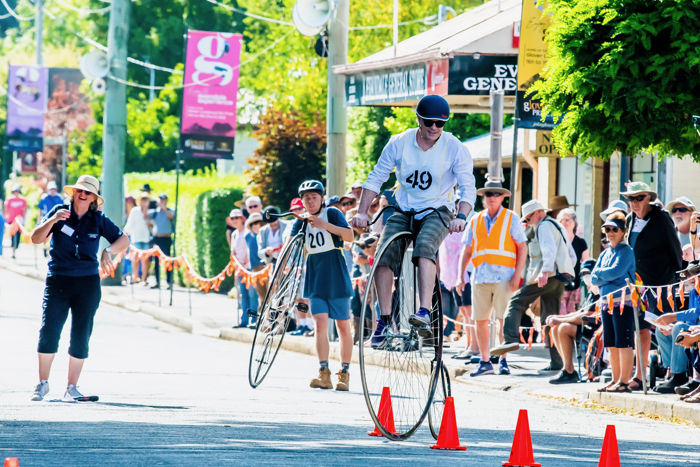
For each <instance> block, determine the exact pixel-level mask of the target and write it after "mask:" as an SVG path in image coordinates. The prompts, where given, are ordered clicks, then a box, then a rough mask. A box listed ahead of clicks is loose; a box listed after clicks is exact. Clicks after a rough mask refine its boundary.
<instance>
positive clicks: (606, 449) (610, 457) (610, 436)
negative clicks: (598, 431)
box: [598, 425, 620, 467]
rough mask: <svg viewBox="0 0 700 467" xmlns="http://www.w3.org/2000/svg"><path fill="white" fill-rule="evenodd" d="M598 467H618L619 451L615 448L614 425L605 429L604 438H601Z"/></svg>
mask: <svg viewBox="0 0 700 467" xmlns="http://www.w3.org/2000/svg"><path fill="white" fill-rule="evenodd" d="M598 467H620V451H619V450H618V447H617V435H616V434H615V425H608V426H606V427H605V438H603V449H601V450H600V461H598Z"/></svg>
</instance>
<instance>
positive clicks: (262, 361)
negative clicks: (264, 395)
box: [248, 234, 304, 388]
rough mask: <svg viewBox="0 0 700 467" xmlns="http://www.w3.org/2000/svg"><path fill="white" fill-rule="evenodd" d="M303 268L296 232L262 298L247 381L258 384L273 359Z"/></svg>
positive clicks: (300, 238) (301, 242)
mask: <svg viewBox="0 0 700 467" xmlns="http://www.w3.org/2000/svg"><path fill="white" fill-rule="evenodd" d="M303 268H304V235H301V234H300V235H296V236H295V237H294V238H292V239H291V241H290V242H289V243H288V244H287V246H286V247H285V248H284V249H283V250H282V252H281V253H280V255H279V258H278V259H277V263H276V265H275V269H274V272H273V273H272V279H271V280H270V284H269V287H268V289H267V294H266V295H265V300H264V302H263V304H262V306H261V307H260V313H259V314H258V322H257V327H256V328H255V336H254V337H253V345H252V347H251V349H250V361H249V363H248V382H249V383H250V385H251V386H252V387H254V388H255V387H258V386H259V385H260V383H262V381H263V379H265V376H267V373H268V372H269V371H270V368H271V367H272V363H273V362H274V361H275V357H276V356H277V352H279V349H280V346H281V345H282V339H284V334H285V332H286V331H287V326H288V324H289V320H290V319H291V317H292V314H293V313H292V308H293V306H294V302H295V300H296V298H297V295H298V292H299V286H300V284H301V278H302V275H303V274H302V273H303Z"/></svg>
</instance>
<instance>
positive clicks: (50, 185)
mask: <svg viewBox="0 0 700 467" xmlns="http://www.w3.org/2000/svg"><path fill="white" fill-rule="evenodd" d="M49 190H58V186H57V185H56V182H54V181H53V180H52V181H50V182H49V183H47V184H46V191H49Z"/></svg>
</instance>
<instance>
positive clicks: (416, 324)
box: [352, 95, 476, 440]
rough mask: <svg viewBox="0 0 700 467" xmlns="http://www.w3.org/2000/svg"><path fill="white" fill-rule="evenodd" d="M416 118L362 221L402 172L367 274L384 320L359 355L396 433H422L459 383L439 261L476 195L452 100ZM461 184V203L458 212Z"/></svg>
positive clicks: (374, 183) (386, 164) (421, 106)
mask: <svg viewBox="0 0 700 467" xmlns="http://www.w3.org/2000/svg"><path fill="white" fill-rule="evenodd" d="M416 116H417V120H418V128H414V129H410V130H407V131H405V132H403V133H401V134H399V135H395V136H393V137H392V138H391V140H390V141H389V143H388V144H387V145H386V147H385V148H384V150H383V151H382V154H381V157H380V158H379V161H378V162H377V164H376V166H375V167H374V169H373V170H372V172H371V173H370V175H369V177H368V178H367V181H366V182H365V183H364V184H363V191H362V195H361V198H360V206H359V209H358V212H357V215H355V217H353V219H352V225H353V227H356V228H358V229H365V228H367V227H368V225H369V224H370V223H372V222H373V221H370V219H369V217H368V215H367V210H368V208H369V206H370V204H371V202H372V200H373V199H374V198H375V197H376V196H377V194H378V193H380V191H381V187H382V184H383V183H384V182H386V181H387V179H388V178H389V176H390V175H391V173H392V171H395V172H396V178H397V181H398V183H399V187H398V189H397V191H396V194H395V195H396V204H397V205H398V206H397V207H387V208H385V209H393V210H394V213H393V214H392V215H391V217H389V219H388V220H387V222H386V225H385V227H384V230H383V232H382V235H381V238H380V240H379V244H378V246H377V252H376V255H375V258H374V266H373V268H372V270H371V272H370V273H369V275H368V277H367V284H366V287H365V291H366V292H365V300H364V303H363V306H362V314H363V317H362V318H363V319H361V321H360V322H365V321H364V317H368V318H369V317H373V318H376V327H375V329H374V330H373V332H372V335H371V338H369V339H367V337H369V336H365V335H364V333H365V330H364V329H363V330H362V331H361V333H360V335H361V336H362V342H361V345H360V352H359V355H360V370H361V376H362V384H363V390H364V394H365V400H366V402H367V406H368V408H369V411H370V414H371V416H372V418H373V420H374V422H375V425H376V426H377V428H378V429H379V431H380V432H381V433H382V434H383V435H384V436H386V437H388V438H390V439H396V440H399V439H406V438H408V437H409V436H411V435H412V434H413V432H414V431H415V430H416V429H417V428H418V427H419V426H420V424H421V423H422V422H423V420H424V419H425V417H426V415H428V412H429V411H430V408H431V406H432V405H433V396H434V394H435V393H436V389H438V390H439V391H442V392H443V393H444V392H445V391H446V388H447V387H448V386H449V382H446V381H445V378H446V371H444V370H443V366H442V308H441V304H440V298H439V296H440V291H439V285H438V284H439V283H438V282H437V281H436V275H437V274H436V271H437V266H436V262H435V261H436V257H437V252H438V248H439V246H440V244H441V243H442V241H443V239H444V238H445V237H446V236H447V234H448V233H449V232H461V231H463V230H464V227H465V223H466V220H467V216H468V214H469V213H470V211H471V210H472V208H473V205H474V200H475V198H476V188H475V183H474V175H473V164H472V159H471V156H470V154H469V151H468V150H467V149H466V147H465V146H464V145H463V144H462V143H461V142H460V141H459V140H458V139H457V138H455V137H454V136H453V135H452V134H451V133H448V132H445V131H443V127H444V125H445V123H446V122H447V121H448V120H449V116H450V107H449V104H448V103H447V101H446V100H445V99H444V98H442V97H440V96H436V95H427V96H425V97H423V98H422V99H421V100H420V101H419V102H418V106H417V107H416ZM455 187H457V188H458V192H459V198H460V200H461V201H460V202H459V204H458V209H457V213H456V214H455V213H454V212H453V209H454V205H455V201H454V195H455ZM383 211H384V210H382V212H383ZM382 212H380V213H378V214H377V215H376V216H375V220H376V219H379V218H380V217H381V214H382ZM375 297H376V300H375ZM377 311H378V313H377ZM365 341H367V342H365ZM363 343H364V345H363ZM388 396H390V397H391V403H392V412H393V417H392V418H393V420H391V421H389V420H388V419H387V417H386V413H385V412H386V408H384V409H382V410H381V411H380V405H381V404H380V403H381V401H382V400H384V401H385V403H384V406H386V400H387V398H388ZM380 412H384V413H380ZM430 412H431V414H432V411H430ZM438 423H439V420H438Z"/></svg>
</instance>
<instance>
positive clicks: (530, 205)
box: [520, 199, 544, 219]
mask: <svg viewBox="0 0 700 467" xmlns="http://www.w3.org/2000/svg"><path fill="white" fill-rule="evenodd" d="M520 209H521V213H522V218H523V219H525V218H526V217H527V216H529V215H530V214H532V213H533V212H535V211H544V205H542V203H540V202H539V201H537V200H536V199H533V200H531V201H528V202H527V203H525V204H523V207H522V208H520Z"/></svg>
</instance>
